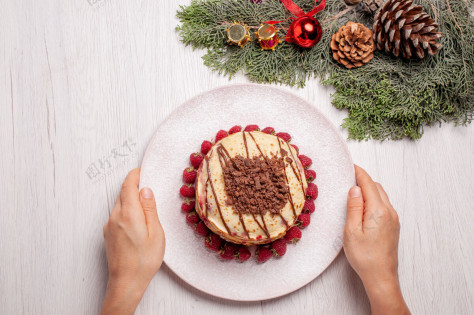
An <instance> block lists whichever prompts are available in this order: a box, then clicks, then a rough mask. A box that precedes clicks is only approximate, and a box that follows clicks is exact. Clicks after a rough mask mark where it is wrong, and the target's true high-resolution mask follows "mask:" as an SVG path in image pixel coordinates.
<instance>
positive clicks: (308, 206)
mask: <svg viewBox="0 0 474 315" xmlns="http://www.w3.org/2000/svg"><path fill="white" fill-rule="evenodd" d="M314 210H316V208H315V206H314V201H313V200H306V201H305V202H304V206H303V211H304V212H308V213H313V212H314Z"/></svg>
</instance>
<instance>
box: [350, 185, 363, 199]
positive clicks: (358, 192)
mask: <svg viewBox="0 0 474 315" xmlns="http://www.w3.org/2000/svg"><path fill="white" fill-rule="evenodd" d="M360 195H361V190H360V187H359V186H353V187H352V188H351V189H350V190H349V197H351V198H357V197H360Z"/></svg>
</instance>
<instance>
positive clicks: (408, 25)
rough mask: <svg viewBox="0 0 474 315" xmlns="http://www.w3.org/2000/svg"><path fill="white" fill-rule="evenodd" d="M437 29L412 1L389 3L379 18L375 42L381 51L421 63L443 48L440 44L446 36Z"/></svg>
mask: <svg viewBox="0 0 474 315" xmlns="http://www.w3.org/2000/svg"><path fill="white" fill-rule="evenodd" d="M437 29H438V24H436V23H435V22H434V21H433V19H432V18H431V17H430V16H429V15H428V14H427V13H425V12H424V11H423V8H422V7H421V6H418V5H417V6H415V5H413V1H412V0H388V1H387V2H386V3H385V5H384V6H383V7H382V9H381V10H380V11H379V12H378V13H377V15H376V16H375V19H374V25H373V31H374V41H375V43H376V47H377V49H379V50H385V52H387V53H392V54H393V55H395V56H396V57H398V56H399V55H401V56H402V57H404V58H407V59H410V58H416V57H418V58H420V59H421V58H424V57H425V56H426V54H429V55H432V56H433V55H435V54H436V53H437V52H438V50H439V49H440V48H441V47H442V46H441V44H440V43H438V42H437V40H438V39H439V38H441V37H442V36H443V34H442V33H440V32H438V31H437Z"/></svg>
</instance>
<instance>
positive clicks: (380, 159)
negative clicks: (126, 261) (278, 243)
mask: <svg viewBox="0 0 474 315" xmlns="http://www.w3.org/2000/svg"><path fill="white" fill-rule="evenodd" d="M187 3H188V0H179V1H169V0H168V1H140V0H138V1H120V0H118V1H110V0H75V1H59V0H45V1H32V0H23V1H21V0H20V1H12V0H10V1H9V0H2V1H1V3H0V13H1V18H0V39H1V44H0V134H1V138H2V141H1V142H0V148H1V150H2V155H1V157H0V176H1V178H2V179H3V183H2V185H1V187H2V194H1V196H0V202H1V205H2V206H1V212H0V235H1V241H0V314H95V313H97V312H98V310H99V309H100V305H101V302H102V299H103V296H104V290H105V284H106V261H105V254H104V245H103V238H102V225H103V224H104V223H105V222H106V220H107V218H108V215H109V212H110V210H111V207H112V204H113V202H114V199H115V197H116V195H117V192H118V191H119V188H120V184H121V182H122V180H123V178H124V176H125V174H126V173H127V172H128V171H129V170H130V169H131V168H134V167H137V166H138V165H139V164H140V161H141V158H142V156H143V151H144V149H145V147H146V145H147V143H148V141H149V140H150V138H151V136H152V134H153V132H154V130H155V129H156V127H157V126H158V125H159V124H160V122H162V121H163V119H165V118H166V116H167V115H168V114H169V113H170V112H171V111H172V110H173V109H175V108H176V107H177V106H179V104H181V103H182V102H184V101H185V100H186V99H188V98H190V97H192V96H194V95H196V94H198V93H201V92H203V91H206V90H208V89H210V88H214V87H218V86H221V85H225V84H229V81H228V80H227V79H225V78H222V77H219V76H217V75H216V74H214V73H211V72H210V71H209V70H208V69H207V68H206V67H205V66H204V65H203V64H202V60H201V59H200V56H201V55H202V52H199V51H194V52H193V51H192V49H191V48H189V47H184V46H183V45H182V44H181V43H180V42H179V40H178V36H177V34H176V33H175V31H174V28H175V26H176V24H177V19H176V18H175V12H176V10H177V8H178V6H179V5H180V4H187ZM232 82H247V81H246V79H245V78H243V77H237V78H236V79H234V80H233V81H232ZM286 89H288V90H291V91H292V92H294V93H297V94H299V95H301V96H302V97H303V98H305V99H306V100H308V101H310V102H311V103H313V104H314V106H317V107H318V108H319V109H320V110H321V111H322V112H323V113H324V114H326V115H327V116H328V117H329V119H330V120H331V121H332V122H333V123H334V124H335V125H340V124H341V122H342V119H343V118H344V117H345V116H346V113H345V112H343V111H339V110H337V109H335V108H334V107H332V106H331V104H330V102H329V95H330V93H331V92H332V90H331V89H330V88H323V87H321V86H320V85H319V84H318V83H317V82H316V81H310V82H309V83H308V85H307V87H306V88H304V89H290V88H286ZM340 131H341V133H342V134H343V136H344V137H346V136H347V133H346V132H345V131H343V130H342V129H341V130H340ZM315 136H317V135H315ZM348 145H349V149H350V151H351V154H352V156H353V159H354V161H355V162H356V163H358V164H359V165H361V166H363V167H365V168H366V169H367V170H368V171H369V173H370V174H371V175H372V176H373V177H374V178H375V179H376V180H377V181H379V182H381V183H382V184H383V185H384V187H385V188H386V190H387V192H388V193H389V196H390V197H391V200H392V202H393V204H394V205H395V207H396V209H397V210H398V212H399V214H400V220H401V224H402V231H401V238H400V281H401V286H402V289H403V292H404V295H405V297H406V300H407V303H408V305H409V306H410V308H411V309H412V311H413V313H414V314H472V313H473V312H474V306H473V300H474V272H473V271H474V267H473V263H472V262H473V261H474V247H473V246H472V244H473V243H474V232H473V230H474V229H473V227H472V223H473V221H474V220H473V219H474V211H473V210H474V194H473V191H474V180H473V178H474V164H473V158H474V126H469V127H458V128H455V127H453V126H451V125H448V126H443V128H438V126H433V127H431V128H425V135H424V137H423V138H422V139H421V140H420V141H417V142H412V141H399V142H383V143H379V142H374V141H369V142H362V143H359V142H354V141H348ZM244 312H245V313H249V314H289V313H291V314H292V313H301V314H312V313H313V314H366V313H368V312H369V305H368V301H367V297H366V295H365V293H364V290H363V286H362V284H361V282H360V280H359V279H358V277H357V275H356V274H355V273H354V272H353V271H352V269H351V268H350V266H349V265H348V263H347V260H346V258H345V256H344V254H343V253H342V252H341V253H340V254H339V256H338V257H337V258H336V260H335V261H334V263H333V264H332V265H331V266H330V267H329V268H328V269H327V270H326V271H325V272H324V273H323V274H322V275H321V276H320V277H318V278H317V279H315V280H314V281H313V282H312V283H311V284H309V285H308V286H306V287H304V288H302V289H301V290H299V291H297V292H295V293H293V294H290V295H288V296H285V297H283V298H280V299H276V300H271V301H265V302H257V303H236V302H231V301H225V300H220V299H217V298H213V297H210V296H207V295H205V294H203V293H200V292H198V291H197V290H196V289H194V288H191V287H190V286H188V285H187V284H185V283H183V281H182V280H180V279H179V278H178V277H176V276H175V275H174V274H173V273H172V272H171V271H170V270H168V269H167V268H166V266H165V267H163V268H162V270H161V271H160V272H159V274H158V275H157V276H156V277H155V279H154V280H153V281H152V283H151V285H150V287H149V289H148V291H147V292H146V294H145V297H144V299H143V301H142V303H141V304H140V305H139V307H138V309H137V313H138V314H150V313H153V314H201V313H202V314H242V313H244Z"/></svg>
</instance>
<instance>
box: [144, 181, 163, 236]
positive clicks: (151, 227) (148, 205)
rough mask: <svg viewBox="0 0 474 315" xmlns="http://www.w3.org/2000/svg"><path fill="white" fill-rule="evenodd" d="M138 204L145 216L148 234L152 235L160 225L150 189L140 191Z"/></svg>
mask: <svg viewBox="0 0 474 315" xmlns="http://www.w3.org/2000/svg"><path fill="white" fill-rule="evenodd" d="M140 203H141V204H142V208H143V213H144V214H145V221H146V225H147V228H148V233H149V234H150V235H153V234H155V233H156V232H157V230H158V229H159V228H161V224H160V220H159V219H158V212H157V211H156V202H155V196H154V195H153V191H152V190H151V189H150V188H148V187H145V188H143V189H142V190H141V191H140Z"/></svg>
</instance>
